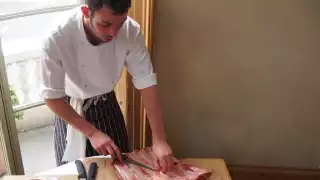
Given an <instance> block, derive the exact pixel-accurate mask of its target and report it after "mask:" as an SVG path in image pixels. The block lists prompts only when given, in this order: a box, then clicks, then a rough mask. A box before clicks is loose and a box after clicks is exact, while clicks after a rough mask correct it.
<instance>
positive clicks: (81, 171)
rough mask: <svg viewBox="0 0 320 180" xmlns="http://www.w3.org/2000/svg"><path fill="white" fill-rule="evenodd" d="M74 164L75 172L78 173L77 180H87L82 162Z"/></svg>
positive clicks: (77, 161)
mask: <svg viewBox="0 0 320 180" xmlns="http://www.w3.org/2000/svg"><path fill="white" fill-rule="evenodd" d="M75 163H76V166H77V170H78V173H79V175H78V178H79V179H80V178H85V179H86V178H87V174H86V170H85V168H84V166H83V163H82V161H80V160H76V161H75Z"/></svg>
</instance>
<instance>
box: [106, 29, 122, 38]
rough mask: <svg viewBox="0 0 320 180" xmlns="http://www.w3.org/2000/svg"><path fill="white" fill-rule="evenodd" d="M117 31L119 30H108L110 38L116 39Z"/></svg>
mask: <svg viewBox="0 0 320 180" xmlns="http://www.w3.org/2000/svg"><path fill="white" fill-rule="evenodd" d="M118 31H119V28H117V27H112V28H110V29H109V33H108V34H109V35H110V36H112V37H116V35H117V33H118Z"/></svg>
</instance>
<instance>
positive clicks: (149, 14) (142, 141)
mask: <svg viewBox="0 0 320 180" xmlns="http://www.w3.org/2000/svg"><path fill="white" fill-rule="evenodd" d="M153 13H154V0H133V1H132V7H131V9H130V11H129V16H130V17H132V18H133V19H134V20H136V21H137V22H138V23H139V24H140V28H141V31H142V33H143V35H144V37H145V41H146V45H147V47H148V49H149V53H150V57H151V54H152V51H151V50H152V22H153ZM124 76H125V77H126V82H127V83H126V88H127V93H126V110H125V114H126V115H125V116H126V123H127V128H128V134H129V138H130V142H131V147H132V148H133V149H141V148H143V147H146V146H148V145H150V142H151V129H150V126H149V123H148V120H147V116H146V112H145V109H144V107H143V103H142V98H141V94H140V91H139V90H137V89H136V88H134V86H133V83H132V77H131V76H130V74H129V73H127V71H126V72H125V73H124Z"/></svg>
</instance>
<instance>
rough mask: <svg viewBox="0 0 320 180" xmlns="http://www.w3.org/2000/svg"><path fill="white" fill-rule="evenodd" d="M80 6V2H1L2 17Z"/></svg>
mask: <svg viewBox="0 0 320 180" xmlns="http://www.w3.org/2000/svg"><path fill="white" fill-rule="evenodd" d="M74 4H78V0H0V15H6V14H11V13H19V12H24V11H31V10H36V9H43V8H49V7H57V6H67V5H74Z"/></svg>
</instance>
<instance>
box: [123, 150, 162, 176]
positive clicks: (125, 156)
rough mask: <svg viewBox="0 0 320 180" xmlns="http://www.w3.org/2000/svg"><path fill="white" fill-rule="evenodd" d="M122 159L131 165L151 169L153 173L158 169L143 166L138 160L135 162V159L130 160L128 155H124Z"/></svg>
mask: <svg viewBox="0 0 320 180" xmlns="http://www.w3.org/2000/svg"><path fill="white" fill-rule="evenodd" d="M122 158H123V161H124V162H127V163H131V164H134V165H137V166H140V167H143V168H145V169H149V170H151V171H157V170H156V169H153V168H151V167H149V166H147V165H144V164H142V163H140V162H138V161H136V160H133V159H131V158H129V157H128V156H127V155H125V154H122ZM157 172H158V171H157Z"/></svg>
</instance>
